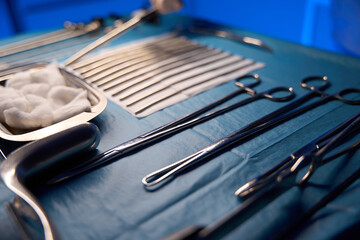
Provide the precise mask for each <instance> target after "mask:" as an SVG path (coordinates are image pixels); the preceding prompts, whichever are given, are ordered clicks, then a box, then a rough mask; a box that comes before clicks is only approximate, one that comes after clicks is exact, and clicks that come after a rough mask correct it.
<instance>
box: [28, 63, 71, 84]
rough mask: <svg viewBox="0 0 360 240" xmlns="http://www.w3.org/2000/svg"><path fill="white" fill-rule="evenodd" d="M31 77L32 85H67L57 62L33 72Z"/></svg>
mask: <svg viewBox="0 0 360 240" xmlns="http://www.w3.org/2000/svg"><path fill="white" fill-rule="evenodd" d="M30 75H31V81H32V83H48V84H50V85H51V86H56V85H65V84H66V82H65V79H64V76H63V75H62V74H61V73H60V70H59V67H58V65H57V63H56V62H53V63H51V64H48V65H47V66H46V67H45V68H43V69H40V70H38V71H34V72H31V73H30Z"/></svg>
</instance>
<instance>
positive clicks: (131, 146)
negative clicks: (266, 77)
mask: <svg viewBox="0 0 360 240" xmlns="http://www.w3.org/2000/svg"><path fill="white" fill-rule="evenodd" d="M246 78H252V79H254V80H255V81H254V82H251V83H249V84H244V83H241V80H243V79H246ZM259 83H260V78H259V76H258V75H246V76H243V77H240V78H238V79H237V80H235V85H237V86H238V87H240V89H238V90H236V91H234V92H233V93H230V94H229V95H227V96H225V97H223V98H221V99H219V100H217V101H215V102H213V103H210V104H208V105H206V106H205V107H203V108H201V109H198V110H196V111H194V112H191V113H189V114H187V115H185V116H184V117H181V118H179V119H177V120H175V121H172V122H170V123H168V124H165V125H163V126H162V127H159V128H156V129H154V130H152V131H150V132H148V133H146V134H143V135H141V136H139V137H137V138H134V139H132V140H129V141H127V142H125V143H122V144H120V145H118V146H116V147H114V148H112V149H110V150H107V151H105V152H104V153H102V154H100V155H98V156H96V157H94V158H93V159H91V160H89V161H87V162H86V163H84V164H82V165H79V166H77V167H75V168H74V169H72V170H70V171H68V172H66V173H64V174H62V175H60V176H56V177H54V178H53V179H52V180H50V181H49V183H55V182H60V181H62V180H65V179H68V178H71V177H74V176H77V175H80V174H83V173H85V172H88V171H90V170H91V169H95V168H98V167H99V166H100V165H104V164H105V163H107V162H110V161H111V160H113V159H115V158H118V157H121V156H123V155H125V154H127V153H129V152H131V151H134V150H139V149H140V148H142V147H144V146H145V145H146V144H149V143H152V142H154V141H156V140H160V139H164V138H165V137H166V136H168V135H171V134H175V133H177V132H179V131H181V130H184V129H186V128H189V127H191V126H194V125H196V124H199V123H202V122H205V121H207V120H209V119H211V118H214V117H216V116H219V115H221V114H223V113H226V112H228V111H230V110H233V109H235V108H238V107H240V106H243V105H245V104H248V103H251V102H254V101H256V100H259V99H262V98H266V99H269V100H272V101H287V100H290V99H292V98H293V97H294V96H295V95H294V92H293V90H292V88H286V87H277V88H272V89H270V90H268V91H264V92H262V93H256V92H255V90H253V89H252V88H251V87H254V86H256V85H258V84H259ZM282 91H286V92H288V93H289V94H288V95H286V96H282V97H275V96H273V95H272V94H274V93H276V92H282ZM241 93H248V94H250V95H251V97H249V98H246V99H244V100H242V101H239V102H236V103H233V104H231V105H229V106H225V107H223V108H220V109H218V110H215V111H213V112H210V113H207V114H205V115H203V116H201V117H197V116H199V115H201V114H203V113H205V112H207V111H208V110H210V109H212V108H214V107H216V106H219V105H220V104H222V103H224V102H226V101H228V100H230V99H232V98H234V97H235V96H237V95H239V94H241Z"/></svg>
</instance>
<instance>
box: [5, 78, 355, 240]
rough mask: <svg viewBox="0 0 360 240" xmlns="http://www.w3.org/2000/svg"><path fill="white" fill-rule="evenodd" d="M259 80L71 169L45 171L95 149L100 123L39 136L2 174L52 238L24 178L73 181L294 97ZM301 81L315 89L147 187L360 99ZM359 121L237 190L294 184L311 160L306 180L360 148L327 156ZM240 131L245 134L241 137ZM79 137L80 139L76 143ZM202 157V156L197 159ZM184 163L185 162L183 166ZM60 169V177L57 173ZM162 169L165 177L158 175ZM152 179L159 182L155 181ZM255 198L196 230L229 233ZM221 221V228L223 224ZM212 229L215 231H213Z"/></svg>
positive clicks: (154, 176) (168, 170)
mask: <svg viewBox="0 0 360 240" xmlns="http://www.w3.org/2000/svg"><path fill="white" fill-rule="evenodd" d="M251 79H252V80H253V81H252V82H250V83H247V84H245V83H243V81H245V80H251ZM318 80H320V81H321V82H322V85H320V86H311V85H309V84H310V82H312V81H318ZM259 83H260V78H259V76H258V75H248V76H244V77H242V78H240V79H237V80H236V81H235V85H236V86H238V87H239V89H238V90H236V91H234V92H233V93H231V94H229V95H227V96H225V97H223V98H221V99H219V100H217V101H215V102H213V103H211V104H209V105H207V106H205V107H203V108H201V109H198V110H196V111H194V112H192V113H190V114H188V115H186V116H184V117H182V118H179V119H177V120H175V121H173V122H170V123H168V124H166V125H164V126H162V127H160V128H157V129H154V130H153V131H151V132H149V133H146V134H144V135H141V136H139V137H137V138H135V139H132V140H130V141H127V142H125V143H123V144H121V145H119V146H117V147H114V148H112V149H110V150H108V151H106V152H104V153H102V154H100V155H98V156H96V157H94V158H91V159H90V160H86V162H83V163H80V164H79V165H77V166H75V167H74V168H73V167H71V168H70V169H65V173H64V171H60V172H59V171H58V170H55V172H54V171H53V172H51V173H49V172H46V173H45V171H43V170H44V169H46V168H48V167H49V166H52V165H56V164H59V163H61V164H62V165H63V166H64V165H67V164H65V162H66V160H65V159H66V158H67V157H69V155H71V154H74V153H77V152H82V153H84V152H85V151H86V149H94V148H95V147H96V145H97V143H98V140H99V137H98V135H97V134H96V130H94V129H96V128H94V127H92V126H91V125H86V126H78V127H77V128H75V129H69V130H66V131H64V132H61V133H58V134H55V135H52V136H51V137H48V138H45V139H42V140H39V141H35V142H33V143H32V144H29V145H25V146H24V147H22V148H20V149H19V150H17V151H16V152H14V153H13V154H11V155H10V156H9V159H12V160H11V161H9V159H7V161H5V162H4V163H3V164H2V171H1V176H2V178H3V180H4V182H5V183H6V184H7V186H8V187H9V188H10V189H12V190H13V191H14V192H15V193H17V195H19V196H20V197H22V198H23V199H24V200H25V201H27V202H28V203H29V204H30V205H31V206H32V207H33V208H34V209H35V211H36V212H37V214H38V216H39V217H40V220H41V221H42V223H43V226H44V229H46V230H47V231H45V234H48V237H49V239H52V238H56V230H55V227H54V226H53V223H52V222H51V221H49V217H48V216H47V215H46V212H45V210H44V209H43V208H42V207H41V204H39V202H38V201H37V200H36V198H34V196H33V195H32V194H31V193H30V192H29V191H27V189H26V188H25V187H24V184H23V183H24V182H26V181H29V180H31V179H32V178H34V177H40V178H41V179H42V180H44V181H45V182H47V183H48V184H53V183H59V182H61V181H64V180H69V179H70V178H73V177H75V176H78V175H81V174H84V173H86V172H89V171H91V170H94V169H96V168H99V167H101V166H103V165H105V164H106V163H110V162H111V161H114V160H118V159H119V158H120V157H123V156H125V155H126V154H129V153H132V152H134V151H136V150H141V149H143V148H144V147H146V146H147V145H149V144H150V143H154V142H155V141H159V140H162V139H164V138H165V137H167V136H169V135H172V134H175V133H178V132H179V131H181V130H184V129H186V128H189V127H192V126H195V125H196V124H200V123H203V122H205V121H207V120H209V119H211V118H214V117H216V116H219V115H221V114H224V113H226V112H228V111H230V110H234V109H236V108H238V107H241V106H244V105H246V104H249V103H251V102H254V101H256V100H259V99H262V98H265V99H269V100H272V101H288V100H290V99H292V98H293V97H294V93H293V90H292V89H291V88H286V87H277V88H273V89H270V90H268V91H264V92H261V93H257V92H256V91H255V90H253V89H252V87H254V86H256V85H257V84H259ZM301 85H302V86H303V87H305V88H308V89H310V90H311V91H310V92H309V93H308V94H306V95H305V96H303V97H301V98H299V99H298V100H295V101H293V102H292V103H290V104H288V105H286V106H284V107H282V108H280V109H278V110H276V111H274V112H273V113H270V114H268V115H266V116H264V117H263V118H260V119H259V120H257V121H255V122H253V123H251V124H249V125H248V126H246V127H244V128H242V129H241V130H239V131H237V132H236V133H233V134H230V135H229V136H227V137H225V138H224V139H222V140H220V141H217V142H215V143H214V144H212V145H210V146H209V147H207V148H205V150H201V151H199V152H198V153H196V154H193V155H191V156H190V157H188V158H185V160H186V161H187V160H188V159H190V162H186V161H181V162H180V164H179V163H175V164H174V165H173V166H170V167H168V168H165V170H160V171H157V172H155V174H151V175H149V176H146V177H145V178H144V179H143V183H144V184H145V185H146V186H148V187H151V186H153V185H155V184H158V183H160V182H161V181H163V180H165V179H167V178H170V177H174V176H175V174H178V173H180V172H181V171H183V170H184V169H189V167H190V166H193V165H194V163H196V162H198V161H199V159H200V160H203V159H206V158H208V157H211V156H213V155H214V153H215V152H220V151H222V150H224V149H227V148H229V147H232V146H234V145H236V144H239V143H240V142H242V141H244V140H248V139H251V138H253V137H255V136H258V134H260V133H261V132H262V131H265V130H269V129H272V128H273V127H275V126H277V125H278V124H280V123H284V122H285V121H287V120H289V119H291V118H294V117H297V116H299V115H300V114H303V113H305V112H307V111H309V110H311V109H313V108H315V107H318V106H320V105H323V104H325V103H328V102H329V101H332V100H339V101H342V102H344V103H347V104H360V101H359V100H352V99H347V98H345V95H347V94H351V93H356V94H358V93H360V90H359V89H355V88H351V89H344V90H341V91H339V92H338V93H336V94H332V95H329V94H327V93H325V92H324V91H323V90H325V89H326V88H327V87H328V86H329V82H328V79H327V78H326V77H309V78H307V79H304V80H303V81H301ZM278 92H286V93H287V94H286V95H285V96H281V97H275V95H278ZM242 93H247V94H249V95H250V97H248V98H245V99H243V100H241V101H239V102H235V103H233V104H230V105H228V106H225V107H222V108H219V109H217V110H215V111H213V112H210V113H206V112H208V111H209V110H210V109H212V108H214V107H216V106H219V105H221V104H223V103H225V102H226V101H228V100H230V99H232V98H234V97H235V96H237V95H239V94H242ZM276 93H277V94H276ZM316 96H320V97H321V99H320V100H318V101H313V102H312V103H310V104H308V105H307V106H304V107H301V108H299V109H297V108H298V107H299V106H301V105H302V104H303V103H304V102H306V101H309V100H310V99H311V98H313V97H316ZM200 115H202V116H200ZM359 121H360V116H359V114H357V115H356V116H355V117H353V118H351V119H350V120H349V121H346V122H344V123H343V124H341V125H339V126H338V127H336V128H335V129H333V130H332V131H330V132H328V133H326V134H324V135H322V136H321V137H319V138H317V139H316V140H314V141H312V142H311V143H309V144H308V145H306V146H305V147H303V148H301V149H300V150H299V151H297V152H295V153H293V154H291V155H290V156H289V157H288V158H286V159H285V160H284V161H283V162H282V163H280V164H278V165H277V166H276V167H275V168H273V169H271V170H270V171H268V172H267V173H265V174H264V175H262V176H260V177H258V178H256V179H254V180H252V181H250V182H248V183H247V184H245V185H244V186H243V187H241V188H240V189H239V190H238V191H237V192H236V194H237V195H239V196H241V197H244V196H247V195H250V194H252V193H254V192H257V191H258V190H260V189H264V188H265V189H267V188H268V186H273V185H275V186H282V183H283V182H284V185H285V188H286V189H288V187H289V184H285V183H288V181H294V177H293V176H295V175H296V174H297V172H298V171H299V169H301V168H303V167H304V165H306V164H309V162H310V167H309V170H308V172H307V174H305V176H304V177H303V178H302V180H301V182H306V181H307V180H308V179H309V177H310V176H311V175H312V174H313V173H314V171H315V170H316V169H317V168H318V167H320V166H321V165H322V164H325V163H327V162H329V161H331V160H332V159H335V158H337V157H339V156H340V155H342V154H345V153H348V152H350V151H354V150H356V149H357V148H359V145H360V144H359V142H356V143H355V144H353V145H352V146H350V147H348V148H346V149H345V150H343V151H340V152H339V153H338V154H335V155H333V156H331V157H328V158H324V155H325V154H327V153H328V152H329V150H331V149H333V148H334V146H337V145H339V144H342V143H344V142H345V140H347V139H348V138H349V136H350V135H352V134H357V133H358V131H359V130H360V129H359V126H360V125H359ZM79 133H81V134H79ZM70 135H72V136H73V137H71V138H69V136H70ZM74 136H77V137H74ZM238 136H240V138H239V137H238ZM79 137H81V139H79ZM74 141H75V142H76V144H75V142H74ZM49 145H51V146H60V147H56V151H54V149H53V148H45V149H49V150H48V151H47V153H46V154H44V153H43V151H44V146H49ZM44 156H46V159H44ZM59 156H61V157H59ZM198 156H199V157H200V158H194V157H198ZM33 159H37V160H38V161H36V162H33V163H31V162H32V161H30V160H33ZM194 159H195V160H194ZM30 163H31V164H30ZM183 163H185V164H184V165H182V164H183ZM46 166H47V167H46ZM67 166H72V165H67ZM24 168H26V169H27V170H26V171H23V170H24ZM18 169H20V170H18ZM29 169H31V171H28V170H29ZM19 173H29V174H30V175H29V174H27V175H24V176H23V175H19ZM54 174H55V177H53V176H54ZM159 174H160V177H158V176H157V175H159ZM149 179H150V180H153V181H150V182H149ZM154 179H155V180H154ZM288 179H290V180H288ZM293 185H294V184H293ZM293 185H292V186H293ZM259 192H261V193H263V191H259ZM265 192H266V193H267V194H270V195H271V196H273V195H272V194H274V193H275V191H274V189H273V188H271V190H269V191H265ZM254 196H255V195H254ZM256 196H258V195H256ZM251 199H252V200H246V201H250V202H249V203H248V202H246V204H242V205H241V207H239V209H240V210H239V211H240V212H241V213H240V214H238V213H237V212H238V210H235V211H234V212H233V213H231V216H230V217H229V216H227V217H226V218H225V220H221V221H220V223H217V224H216V226H215V227H211V228H210V230H209V228H205V230H204V229H203V228H197V227H196V228H192V231H194V229H195V230H196V234H198V233H199V234H200V233H201V234H203V233H204V231H205V233H206V234H210V235H209V236H212V235H213V234H215V235H216V234H220V233H219V231H220V230H221V231H220V232H221V234H223V233H224V229H223V228H226V229H231V226H235V225H234V224H235V223H238V221H245V220H246V218H247V217H248V216H249V214H248V213H247V211H250V212H251V213H253V212H254V209H253V208H252V207H248V206H249V205H251V206H252V205H253V204H257V201H260V202H261V203H263V197H257V198H251ZM254 199H255V200H254ZM266 199H267V200H266V201H270V200H271V199H272V198H269V197H266ZM39 206H40V207H39ZM249 209H250V210H249ZM256 209H258V208H255V210H256ZM244 212H245V213H244ZM234 215H235V217H234ZM238 216H241V217H239V218H240V220H236V221H235V220H234V219H237V218H238ZM244 216H245V217H244ZM229 219H230V220H229ZM229 222H232V224H229ZM218 225H219V226H220V227H218ZM219 229H220V230H219ZM208 230H209V232H210V233H208ZM225 232H226V231H225ZM187 233H188V232H187ZM187 233H186V234H187ZM182 234H183V233H182ZM215 235H214V236H215ZM181 236H182V235H181ZM206 239H207V238H206Z"/></svg>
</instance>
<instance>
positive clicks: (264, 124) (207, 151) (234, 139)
mask: <svg viewBox="0 0 360 240" xmlns="http://www.w3.org/2000/svg"><path fill="white" fill-rule="evenodd" d="M314 80H322V81H323V84H322V85H321V86H310V85H308V84H307V83H308V82H311V81H314ZM300 85H301V86H302V87H304V88H307V89H310V90H311V91H310V92H309V93H308V94H306V95H304V96H303V97H301V98H299V99H298V100H295V101H294V102H292V103H290V104H288V105H286V106H284V107H282V108H280V109H278V110H276V111H274V112H272V113H270V114H268V115H266V116H264V117H262V118H260V119H258V120H256V121H255V122H252V123H250V124H249V125H247V126H245V127H243V128H241V129H240V130H238V131H235V132H234V133H232V134H230V135H228V136H226V137H224V138H222V139H220V140H218V141H216V142H214V143H212V144H210V145H209V146H207V147H205V148H203V149H202V150H199V151H198V152H196V153H194V154H191V155H190V156H187V157H185V158H183V159H181V160H179V161H177V162H175V163H173V164H170V165H168V166H166V167H164V168H161V169H159V170H157V171H154V172H152V173H150V174H148V175H146V176H145V177H144V178H143V179H142V183H143V184H144V185H145V186H146V187H151V186H154V185H156V184H158V183H160V182H162V181H164V180H166V179H168V178H170V177H174V176H175V175H177V174H179V173H181V172H183V171H184V170H186V169H188V168H189V167H191V166H193V165H194V164H197V163H199V162H200V161H202V160H205V159H207V158H209V157H210V156H212V155H214V154H215V153H217V152H219V151H221V150H223V149H225V148H229V147H230V146H232V145H234V144H235V143H239V142H240V141H243V142H245V141H247V140H250V138H253V137H255V136H258V135H260V134H261V133H263V132H266V131H268V130H270V129H272V128H274V127H275V126H277V125H279V124H281V123H284V122H286V121H288V120H290V119H292V118H295V117H297V116H299V115H301V114H303V113H305V112H307V111H309V110H311V109H314V108H316V107H318V106H321V105H323V104H325V103H328V102H330V101H333V100H339V101H342V102H344V103H347V104H360V100H357V101H356V100H348V99H345V98H344V97H343V95H346V94H349V93H354V92H355V93H360V89H355V88H349V89H344V90H341V91H340V92H338V93H335V94H332V95H329V94H327V93H325V92H323V91H322V90H324V89H326V88H327V87H328V86H329V85H330V84H329V82H328V79H327V77H309V78H306V79H304V80H302V81H301V82H300ZM314 96H321V97H322V98H321V99H320V100H318V101H316V102H313V103H310V104H308V105H307V106H304V107H302V108H300V109H296V107H298V106H299V105H301V104H303V103H304V102H306V101H308V100H310V99H311V98H312V97H314ZM294 109H295V110H294Z"/></svg>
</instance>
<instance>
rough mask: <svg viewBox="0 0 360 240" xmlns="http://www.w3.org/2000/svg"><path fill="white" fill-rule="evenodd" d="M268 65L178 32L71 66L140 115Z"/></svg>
mask: <svg viewBox="0 0 360 240" xmlns="http://www.w3.org/2000/svg"><path fill="white" fill-rule="evenodd" d="M263 66H264V64H262V63H259V62H255V61H253V60H250V59H246V58H242V57H239V56H235V55H232V54H229V53H227V52H224V51H220V50H217V49H213V48H210V47H207V46H204V45H202V44H199V43H197V42H194V41H191V40H190V39H189V38H187V37H184V36H179V35H178V34H175V33H173V34H166V35H162V36H158V37H153V38H150V39H147V40H145V41H141V42H138V43H134V44H131V45H126V46H120V47H118V48H114V49H111V50H108V51H105V52H103V53H99V54H96V55H95V56H93V57H90V58H88V59H85V60H82V61H79V62H75V63H73V64H71V68H73V69H74V70H76V71H77V72H79V73H80V74H81V76H82V77H83V78H84V79H85V80H86V81H87V82H88V83H89V84H91V85H95V86H96V87H97V88H99V89H101V90H102V91H103V92H104V93H105V94H106V95H107V96H108V97H109V98H110V99H111V100H112V101H113V102H115V103H117V104H118V105H120V106H121V107H123V108H125V109H126V110H128V111H129V112H131V113H133V114H134V115H135V116H139V117H144V116H146V115H148V114H150V113H153V112H155V111H157V110H159V109H162V108H164V107H166V106H169V105H171V104H174V103H175V102H178V101H181V100H184V99H186V98H187V97H189V96H192V95H195V94H197V93H199V92H201V91H204V90H206V89H208V88H210V87H214V86H216V85H218V84H221V83H224V82H226V81H229V80H231V79H235V78H237V77H240V76H242V75H244V74H246V73H248V72H250V71H254V70H256V69H259V68H261V67H263Z"/></svg>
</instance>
